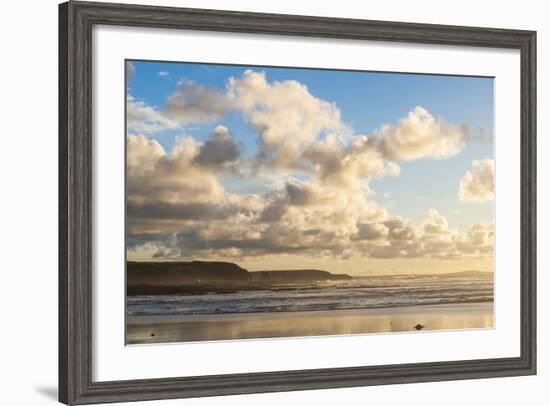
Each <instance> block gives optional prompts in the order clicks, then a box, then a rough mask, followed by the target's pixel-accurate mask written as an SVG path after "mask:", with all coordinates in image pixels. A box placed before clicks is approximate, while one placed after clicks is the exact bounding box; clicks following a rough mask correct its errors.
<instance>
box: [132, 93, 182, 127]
mask: <svg viewBox="0 0 550 406" xmlns="http://www.w3.org/2000/svg"><path fill="white" fill-rule="evenodd" d="M126 126H127V131H128V132H129V133H134V134H135V133H146V134H150V133H155V132H159V131H162V130H166V129H174V128H178V127H179V124H178V123H177V122H176V121H174V120H171V119H170V118H168V117H166V116H165V115H163V114H162V112H160V111H159V110H157V109H156V108H154V107H152V106H149V105H147V104H146V103H145V102H143V101H141V100H135V99H134V98H133V97H132V96H128V99H127V100H126Z"/></svg>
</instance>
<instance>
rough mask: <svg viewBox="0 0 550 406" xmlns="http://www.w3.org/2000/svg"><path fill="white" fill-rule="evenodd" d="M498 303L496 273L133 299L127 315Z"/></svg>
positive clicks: (367, 279) (387, 278)
mask: <svg viewBox="0 0 550 406" xmlns="http://www.w3.org/2000/svg"><path fill="white" fill-rule="evenodd" d="M492 301H493V277H492V274H480V273H472V274H469V273H465V274H452V275H447V276H446V275H437V276H436V275H424V276H423V275H401V276H369V277H356V278H353V279H351V280H344V281H332V282H319V283H316V284H311V283H308V284H307V285H306V284H299V283H296V284H280V285H277V286H276V287H270V288H269V289H264V290H252V291H240V292H235V293H209V294H201V295H185V296H181V295H178V296H129V297H127V299H126V305H127V315H128V316H130V317H140V316H157V317H158V316H189V315H223V314H243V313H276V312H307V311H320V310H352V309H378V308H397V307H403V306H418V305H445V304H466V303H481V302H492Z"/></svg>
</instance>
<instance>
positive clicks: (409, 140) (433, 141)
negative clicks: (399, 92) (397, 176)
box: [372, 106, 467, 161]
mask: <svg viewBox="0 0 550 406" xmlns="http://www.w3.org/2000/svg"><path fill="white" fill-rule="evenodd" d="M466 136H467V131H466V129H465V128H464V127H460V126H456V125H453V124H451V123H448V122H446V121H443V120H441V119H436V118H434V117H433V116H432V115H431V114H430V113H429V112H428V111H427V110H425V109H424V108H422V107H420V106H418V107H416V108H415V109H414V110H413V111H411V112H409V114H408V115H407V117H404V118H402V119H400V120H399V121H398V122H397V124H395V125H384V126H382V127H381V128H380V129H379V130H378V131H376V133H375V135H374V137H373V138H372V142H374V143H375V144H377V146H378V148H379V149H380V151H381V152H382V154H383V155H384V157H386V158H387V159H391V160H403V161H409V160H413V159H421V158H433V159H444V158H449V157H451V156H453V155H456V154H458V153H459V152H461V151H462V149H463V148H464V142H465V139H466Z"/></svg>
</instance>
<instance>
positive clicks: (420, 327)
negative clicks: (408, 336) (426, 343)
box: [414, 323, 426, 331]
mask: <svg viewBox="0 0 550 406" xmlns="http://www.w3.org/2000/svg"><path fill="white" fill-rule="evenodd" d="M424 327H426V326H425V325H423V324H420V323H418V324H417V325H416V326H414V328H415V329H416V331H420V330H422V329H423V328H424Z"/></svg>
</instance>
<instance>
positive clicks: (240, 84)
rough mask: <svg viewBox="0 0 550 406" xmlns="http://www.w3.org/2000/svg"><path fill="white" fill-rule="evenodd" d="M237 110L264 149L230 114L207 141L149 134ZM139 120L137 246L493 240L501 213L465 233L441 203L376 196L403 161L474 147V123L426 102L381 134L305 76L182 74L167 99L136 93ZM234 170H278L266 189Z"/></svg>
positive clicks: (378, 254)
mask: <svg viewBox="0 0 550 406" xmlns="http://www.w3.org/2000/svg"><path fill="white" fill-rule="evenodd" d="M227 112H232V113H237V114H240V115H241V116H242V118H243V119H244V121H245V122H246V123H248V124H249V125H250V127H251V128H252V129H253V130H254V131H255V133H256V134H257V136H258V152H257V153H256V154H255V155H254V156H243V154H242V151H241V145H240V144H239V143H238V142H237V141H236V140H235V138H234V137H233V135H232V133H231V131H229V129H228V128H227V127H226V126H224V125H218V126H217V127H215V129H214V130H213V132H212V134H211V135H210V136H209V137H208V138H207V139H206V140H205V141H204V142H202V143H201V142H198V141H197V140H196V139H194V138H193V137H191V136H189V135H185V136H179V137H177V138H176V142H175V146H174V147H173V149H172V150H171V151H166V150H165V149H164V148H163V147H162V146H161V145H160V144H159V143H158V142H157V141H155V140H154V139H152V138H151V137H148V136H147V135H146V134H147V133H154V132H156V131H160V130H161V129H166V128H172V129H175V128H181V126H183V125H186V124H189V123H197V122H199V123H200V122H212V121H215V120H219V119H220V118H222V117H223V116H224V115H225V114H226V113H227ZM128 128H129V134H128V142H127V166H128V167H127V214H128V238H129V240H128V241H129V243H128V246H129V249H141V250H142V251H144V252H145V251H146V252H148V253H150V256H154V257H155V258H157V259H162V258H164V259H166V258H170V259H175V258H198V257H200V258H220V257H235V258H249V257H256V256H270V255H279V254H284V255H289V254H294V253H295V254H299V255H311V256H321V257H322V256H330V257H335V256H337V257H341V258H351V257H361V258H367V257H370V258H418V257H425V258H428V257H429V258H441V259H455V258H461V257H464V256H480V255H489V253H490V250H491V249H492V234H491V233H492V229H491V226H490V225H476V226H475V227H474V226H473V227H472V228H471V229H470V230H468V231H467V232H465V233H460V232H458V231H457V230H453V229H451V228H449V224H448V222H447V219H446V218H445V217H444V216H443V215H442V214H440V213H439V212H438V211H436V210H433V209H432V210H429V211H428V212H427V213H426V215H425V216H424V218H423V219H422V222H421V223H420V224H419V225H415V224H413V223H411V221H410V220H408V219H406V218H403V217H401V216H398V215H396V214H392V213H390V212H388V210H387V209H386V208H384V207H381V206H380V205H378V204H377V203H375V202H374V201H372V200H371V198H370V196H371V195H372V193H373V192H372V190H371V189H370V183H369V182H370V181H371V180H372V179H373V178H381V177H385V176H398V175H399V173H400V170H401V169H400V166H399V162H400V161H408V160H414V159H425V158H429V159H444V158H448V157H451V156H453V155H456V154H458V153H459V152H460V151H461V150H462V149H463V147H464V137H465V130H464V129H463V128H462V127H460V126H455V125H452V124H450V123H447V122H445V121H444V120H442V119H436V118H434V117H433V116H432V115H431V114H430V113H428V112H427V111H426V110H425V109H423V108H421V107H417V108H415V109H414V110H413V111H412V112H410V113H409V114H408V115H407V116H406V117H404V118H403V119H401V120H399V121H398V122H397V123H395V124H394V125H387V126H383V127H381V128H380V129H379V130H377V131H375V132H374V133H373V134H370V135H357V134H355V135H354V134H353V133H352V131H351V129H350V128H349V127H348V126H346V125H345V124H344V123H343V122H342V119H341V113H340V111H339V109H338V108H337V107H336V106H335V105H334V104H333V103H331V102H328V101H326V100H322V99H319V98H317V97H315V96H314V95H312V94H311V93H310V92H309V90H308V88H307V87H306V86H304V85H303V84H301V83H298V82H296V81H280V82H269V81H268V80H267V78H266V75H265V73H262V72H253V71H246V72H245V73H244V74H243V75H242V77H240V78H230V79H229V80H228V83H227V88H226V89H225V91H221V90H218V89H214V88H209V87H204V86H200V85H198V84H196V83H194V82H190V81H181V82H180V83H179V84H178V86H177V88H176V90H175V91H174V92H173V93H172V94H171V95H170V96H169V98H168V103H167V105H166V106H164V107H163V108H161V109H157V108H155V107H152V106H148V105H146V104H145V103H143V102H140V101H136V100H134V99H132V98H129V100H128ZM144 134H145V135H144ZM231 176H233V177H235V178H239V177H240V178H239V181H240V182H243V181H244V182H248V181H249V180H255V181H258V179H259V180H260V181H263V179H264V178H262V176H271V177H275V178H276V179H277V181H276V182H273V183H270V184H269V186H270V189H269V190H268V191H267V192H261V193H260V192H257V193H248V194H247V193H244V192H242V193H231V192H229V191H227V190H226V189H225V188H224V186H223V184H222V181H221V179H222V178H223V177H225V178H223V179H226V178H227V177H231ZM471 176H474V175H471ZM264 190H265V189H264Z"/></svg>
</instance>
